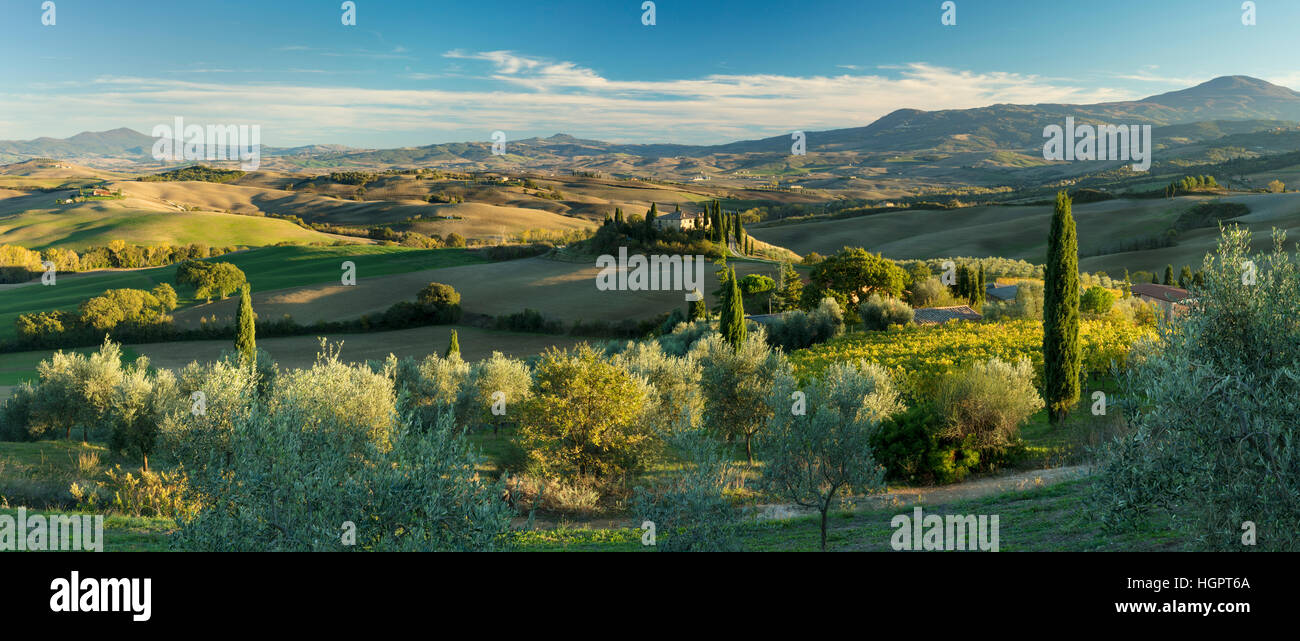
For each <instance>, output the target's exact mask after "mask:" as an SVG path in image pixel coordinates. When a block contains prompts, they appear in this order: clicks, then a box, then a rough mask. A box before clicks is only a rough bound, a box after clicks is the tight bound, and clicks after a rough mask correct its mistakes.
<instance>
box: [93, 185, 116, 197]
mask: <svg viewBox="0 0 1300 641" xmlns="http://www.w3.org/2000/svg"><path fill="white" fill-rule="evenodd" d="M90 195H91V196H112V195H113V192H111V191H109V190H107V189H101V188H99V187H96V188H94V189H92V190H90Z"/></svg>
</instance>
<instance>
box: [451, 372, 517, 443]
mask: <svg viewBox="0 0 1300 641" xmlns="http://www.w3.org/2000/svg"><path fill="white" fill-rule="evenodd" d="M532 383H533V378H532V370H530V369H529V368H528V365H527V364H525V363H524V362H523V361H521V360H519V359H515V358H509V357H507V356H505V355H503V354H501V352H492V356H491V357H489V358H487V359H484V360H481V361H479V362H477V363H475V364H474V365H473V366H471V367H470V368H469V376H468V377H467V378H466V381H465V384H464V385H462V386H461V390H460V395H459V399H458V407H459V408H460V411H459V412H458V415H459V416H461V417H463V419H464V424H465V425H466V426H469V425H474V424H480V425H491V426H492V431H493V433H495V432H496V431H497V429H498V428H499V427H500V426H501V425H504V424H508V423H512V422H515V419H517V418H518V416H519V409H520V408H522V407H523V404H524V403H525V402H527V401H528V399H529V398H531V397H532V394H533V392H532Z"/></svg>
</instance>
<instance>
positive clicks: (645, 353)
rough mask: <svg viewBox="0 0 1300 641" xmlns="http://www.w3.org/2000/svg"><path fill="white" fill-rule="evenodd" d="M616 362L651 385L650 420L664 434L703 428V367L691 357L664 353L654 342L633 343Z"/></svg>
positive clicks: (614, 361)
mask: <svg viewBox="0 0 1300 641" xmlns="http://www.w3.org/2000/svg"><path fill="white" fill-rule="evenodd" d="M612 362H613V363H614V364H616V365H618V366H619V367H622V368H623V369H625V370H627V371H628V372H630V373H632V374H634V375H636V376H640V377H642V378H644V379H646V380H647V381H649V383H650V385H651V392H650V394H651V399H650V406H651V407H652V408H653V409H652V410H651V412H650V416H649V418H650V420H651V421H652V423H653V424H654V425H655V427H656V429H658V430H659V431H660V432H662V433H669V432H672V431H673V430H674V429H678V428H680V427H685V428H691V429H694V428H696V427H698V426H699V424H700V420H701V418H702V415H703V412H704V397H703V396H701V395H700V376H701V373H702V371H703V370H702V368H701V367H700V363H699V362H698V361H696V360H695V359H694V358H692V357H690V356H689V355H686V356H672V355H669V354H666V353H664V350H663V348H661V347H660V346H659V343H656V342H653V341H640V342H630V343H628V344H627V347H626V349H624V350H623V351H622V353H620V354H618V355H617V356H615V357H614V358H613V359H612Z"/></svg>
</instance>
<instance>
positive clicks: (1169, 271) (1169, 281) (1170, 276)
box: [1165, 265, 1174, 287]
mask: <svg viewBox="0 0 1300 641" xmlns="http://www.w3.org/2000/svg"><path fill="white" fill-rule="evenodd" d="M1165 284H1166V285H1169V286H1170V287H1172V286H1173V284H1174V266H1173V265H1165Z"/></svg>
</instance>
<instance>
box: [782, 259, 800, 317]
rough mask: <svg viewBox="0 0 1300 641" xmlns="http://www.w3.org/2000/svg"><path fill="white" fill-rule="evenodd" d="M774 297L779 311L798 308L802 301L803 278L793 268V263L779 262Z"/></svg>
mask: <svg viewBox="0 0 1300 641" xmlns="http://www.w3.org/2000/svg"><path fill="white" fill-rule="evenodd" d="M776 297H777V305H779V307H778V308H777V311H781V312H784V311H786V310H790V309H799V305H800V304H802V302H803V279H802V278H800V277H799V272H798V271H796V270H795V268H794V265H791V264H790V263H789V262H784V263H781V272H780V274H779V283H778V284H777V286H776Z"/></svg>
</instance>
